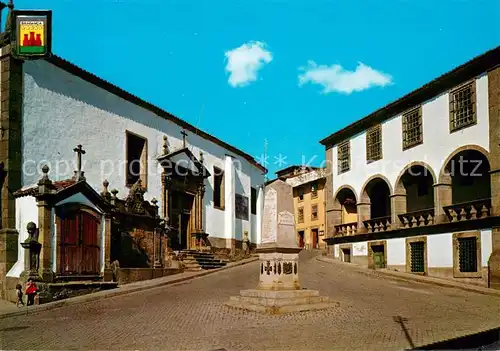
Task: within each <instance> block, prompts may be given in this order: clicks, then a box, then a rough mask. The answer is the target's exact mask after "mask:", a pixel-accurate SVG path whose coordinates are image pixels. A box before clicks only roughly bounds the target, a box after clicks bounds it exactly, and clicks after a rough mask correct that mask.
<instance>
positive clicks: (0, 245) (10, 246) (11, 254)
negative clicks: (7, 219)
mask: <svg viewBox="0 0 500 351" xmlns="http://www.w3.org/2000/svg"><path fill="white" fill-rule="evenodd" d="M18 247H19V233H18V232H17V230H15V229H8V228H6V229H1V230H0V296H1V298H2V299H5V298H7V294H6V291H5V290H6V286H5V285H6V283H5V278H6V275H7V272H9V270H10V269H11V268H12V266H13V265H14V264H15V263H16V262H17V257H18V256H17V254H18Z"/></svg>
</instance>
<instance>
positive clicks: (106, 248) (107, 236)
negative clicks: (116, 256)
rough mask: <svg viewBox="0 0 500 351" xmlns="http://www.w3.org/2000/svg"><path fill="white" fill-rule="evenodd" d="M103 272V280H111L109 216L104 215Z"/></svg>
mask: <svg viewBox="0 0 500 351" xmlns="http://www.w3.org/2000/svg"><path fill="white" fill-rule="evenodd" d="M103 241H104V247H103V248H102V250H104V255H103V256H104V262H103V263H104V271H103V279H104V281H106V282H110V281H112V280H113V270H112V269H111V215H110V214H105V215H104V240H103Z"/></svg>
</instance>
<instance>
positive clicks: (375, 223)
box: [363, 216, 391, 233]
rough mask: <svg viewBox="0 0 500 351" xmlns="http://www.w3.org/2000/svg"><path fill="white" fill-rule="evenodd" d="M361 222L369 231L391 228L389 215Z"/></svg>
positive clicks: (382, 230)
mask: <svg viewBox="0 0 500 351" xmlns="http://www.w3.org/2000/svg"><path fill="white" fill-rule="evenodd" d="M363 224H364V225H365V227H366V229H368V232H369V233H378V232H385V231H387V230H390V229H391V216H386V217H379V218H372V219H368V220H366V221H363Z"/></svg>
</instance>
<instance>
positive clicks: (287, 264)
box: [283, 262, 293, 274]
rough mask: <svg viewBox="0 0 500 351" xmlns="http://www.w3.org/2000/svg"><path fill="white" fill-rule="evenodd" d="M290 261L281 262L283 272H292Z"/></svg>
mask: <svg viewBox="0 0 500 351" xmlns="http://www.w3.org/2000/svg"><path fill="white" fill-rule="evenodd" d="M292 269H293V267H292V262H283V274H292Z"/></svg>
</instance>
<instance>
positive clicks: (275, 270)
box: [274, 262, 277, 275]
mask: <svg viewBox="0 0 500 351" xmlns="http://www.w3.org/2000/svg"><path fill="white" fill-rule="evenodd" d="M276 272H277V269H276V262H274V275H276Z"/></svg>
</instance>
